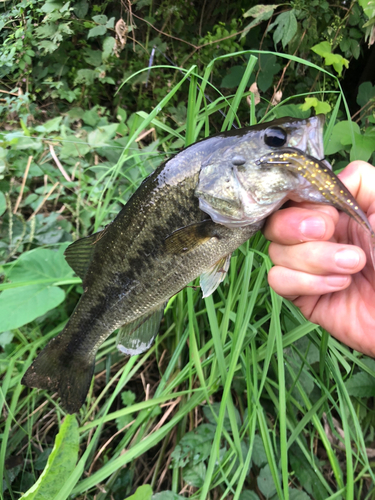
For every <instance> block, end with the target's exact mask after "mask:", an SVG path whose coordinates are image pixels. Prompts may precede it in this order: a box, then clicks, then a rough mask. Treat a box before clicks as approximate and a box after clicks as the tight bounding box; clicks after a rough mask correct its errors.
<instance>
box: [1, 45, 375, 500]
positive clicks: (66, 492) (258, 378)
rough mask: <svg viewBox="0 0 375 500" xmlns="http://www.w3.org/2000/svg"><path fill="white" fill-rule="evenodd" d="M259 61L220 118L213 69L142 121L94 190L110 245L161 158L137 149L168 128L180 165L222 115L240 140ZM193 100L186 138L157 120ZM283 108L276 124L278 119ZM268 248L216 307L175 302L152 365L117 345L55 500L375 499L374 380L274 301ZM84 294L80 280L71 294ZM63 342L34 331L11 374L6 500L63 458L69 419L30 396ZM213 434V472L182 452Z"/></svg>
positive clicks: (239, 262) (102, 370) (108, 355)
mask: <svg viewBox="0 0 375 500" xmlns="http://www.w3.org/2000/svg"><path fill="white" fill-rule="evenodd" d="M237 55H238V54H237ZM242 55H243V54H242ZM247 55H248V63H247V67H246V71H245V73H244V76H243V78H242V80H241V82H240V84H239V86H238V90H237V92H236V93H235V94H234V95H233V96H230V97H224V96H223V95H221V94H220V92H219V91H218V90H217V89H216V90H217V95H218V97H217V99H216V100H215V101H214V102H212V103H207V101H206V99H205V92H206V88H207V86H209V85H211V84H210V75H211V72H212V71H213V69H214V66H215V62H216V60H213V61H212V62H211V63H210V64H209V65H208V66H207V69H206V71H205V74H204V75H203V76H202V75H199V74H198V72H197V68H196V67H195V66H192V67H191V68H190V69H189V70H188V71H183V70H182V71H183V73H184V74H183V77H182V78H181V79H180V80H179V82H178V83H177V84H176V85H175V87H174V88H173V89H172V90H171V91H170V92H169V93H168V94H166V96H165V98H164V99H163V100H162V101H161V102H160V103H159V105H158V106H157V107H155V108H154V109H153V110H152V111H151V112H149V113H147V112H146V110H140V111H139V112H138V117H139V120H138V122H137V124H136V126H135V127H134V129H133V130H131V132H130V134H129V139H128V142H127V145H126V146H125V147H124V150H123V152H122V155H121V157H120V159H119V161H118V162H117V164H115V165H113V167H112V168H109V169H107V170H106V171H105V172H102V174H101V176H99V177H98V180H97V183H96V184H95V185H94V186H91V187H90V186H88V185H87V186H84V185H83V186H82V187H83V188H84V189H87V190H88V196H89V197H90V196H92V197H94V196H96V197H97V194H96V190H97V189H98V186H102V190H101V193H102V194H101V195H100V197H99V198H98V203H97V205H96V214H95V215H96V217H95V230H96V229H98V228H99V227H100V226H102V224H103V221H105V220H107V219H108V216H109V213H111V210H112V208H111V207H112V203H113V193H114V192H115V191H116V184H117V182H118V181H119V179H120V178H121V176H123V175H127V173H126V172H127V164H128V163H129V162H130V160H132V162H134V161H135V164H136V165H139V166H140V168H142V165H143V162H144V159H145V158H146V157H147V155H148V152H147V151H145V152H144V151H142V150H140V149H138V148H137V147H134V146H135V140H136V138H137V137H138V135H139V134H140V132H141V131H142V130H145V129H147V127H150V126H153V127H155V128H156V130H157V131H158V130H160V131H162V132H163V135H162V139H161V141H160V144H159V149H160V150H162V149H163V148H164V149H166V150H168V149H169V144H170V143H171V141H173V140H179V139H180V140H181V139H182V140H183V141H184V143H185V145H189V144H192V143H193V142H195V141H196V140H198V139H199V138H200V137H201V132H202V131H204V134H205V136H207V135H209V134H210V133H212V132H213V131H212V130H211V126H210V117H211V115H212V114H214V113H216V112H217V111H218V110H223V111H224V112H225V114H226V118H225V119H224V121H223V126H222V129H223V130H228V129H230V128H231V126H232V124H233V123H234V122H235V121H236V113H237V110H238V107H239V106H240V104H241V102H242V101H243V99H244V96H246V95H248V94H249V93H248V92H247V91H246V88H247V83H248V79H249V76H250V75H251V73H252V71H253V70H254V66H255V62H256V54H247ZM278 55H281V54H278ZM233 56H234V55H228V56H226V57H233ZM282 57H287V58H289V59H292V60H293V61H296V62H298V63H303V64H308V65H310V66H312V67H314V65H312V64H311V63H309V62H307V61H303V60H299V59H298V58H295V57H292V56H284V55H282ZM317 69H319V70H321V68H317ZM327 75H328V76H329V78H334V77H333V76H332V75H330V74H329V73H327ZM189 80H190V81H189ZM125 83H126V82H124V84H125ZM186 86H189V90H188V102H187V120H186V124H185V125H184V126H181V127H178V128H176V129H173V128H171V127H169V126H168V125H166V124H165V123H164V122H163V121H162V120H161V119H160V118H159V117H158V115H160V114H161V113H162V111H163V109H164V108H165V106H166V105H167V104H168V102H169V101H170V99H171V98H172V97H173V96H175V95H176V94H177V93H178V92H179V91H180V89H181V88H185V89H186ZM335 94H336V96H337V101H336V102H337V105H336V107H335V108H334V111H333V112H332V115H331V119H330V121H329V122H328V126H327V130H326V136H325V143H327V140H328V137H329V135H330V133H331V131H332V128H333V125H334V123H335V120H336V117H337V114H338V110H339V106H340V103H342V102H344V103H345V97H344V95H343V94H342V92H341V90H340V93H338V94H337V93H335ZM299 97H303V96H296V103H298V102H300V101H299V100H298V99H299ZM282 105H283V103H281V104H280V105H279V106H278V107H276V108H271V110H270V112H269V113H268V115H267V119H268V118H272V116H273V115H275V112H276V111H275V110H277V108H279V107H280V106H282ZM254 119H255V114H254V113H252V121H254ZM132 164H133V163H132ZM143 175H146V172H145V171H144V173H143ZM129 178H131V177H129ZM62 182H64V181H62ZM72 203H74V200H73V201H72ZM267 245H268V244H267V241H266V240H265V239H264V237H263V236H262V235H261V234H257V235H255V236H254V237H253V238H252V239H251V241H250V242H247V243H246V244H245V245H243V246H242V247H241V248H240V249H239V250H237V251H236V252H235V254H234V256H233V257H232V262H231V267H230V271H229V276H228V277H227V278H226V279H225V281H224V283H223V284H222V286H220V288H219V289H218V290H217V292H215V294H214V295H213V296H211V297H208V298H206V299H202V297H201V293H200V290H199V288H196V287H188V288H186V289H185V290H183V291H182V292H180V293H179V294H178V295H177V296H175V297H173V298H172V299H171V300H170V302H169V304H168V306H167V308H166V312H165V319H164V321H163V323H162V328H161V332H160V334H159V336H158V337H157V339H156V342H155V345H154V346H153V347H152V348H151V349H150V350H149V351H148V352H146V353H145V354H143V355H140V356H135V357H132V358H130V359H126V360H125V359H124V358H123V357H122V356H121V355H120V354H119V353H117V352H116V347H115V343H116V340H115V336H111V337H110V338H109V339H108V340H107V341H105V342H104V343H103V345H102V346H101V348H100V350H99V353H98V357H97V369H96V376H95V382H94V384H93V386H92V387H91V390H90V393H89V396H88V399H87V402H86V403H85V405H84V406H83V408H82V409H81V411H80V413H79V415H77V418H78V420H79V424H80V425H79V432H80V458H79V461H78V463H77V466H76V468H75V469H74V471H73V472H72V473H71V474H70V475H69V477H67V478H66V479H65V481H64V483H63V484H61V489H60V491H59V493H58V494H57V496H55V500H65V499H67V498H71V497H78V498H82V499H83V498H87V499H94V498H95V499H96V500H104V499H112V498H114V499H116V500H118V499H123V498H125V496H126V495H127V494H130V493H131V492H134V490H135V489H136V487H137V486H139V485H141V484H143V483H148V484H151V486H152V488H153V491H154V492H157V491H165V490H167V489H168V490H170V491H171V492H173V493H174V494H176V495H177V494H181V495H182V496H185V497H190V498H195V499H200V500H205V499H227V498H231V499H234V500H245V499H256V498H279V499H285V500H287V499H297V498H298V499H302V500H303V499H307V498H314V499H317V500H319V499H339V498H345V499H348V500H349V499H354V498H355V499H357V498H368V499H370V498H375V489H374V484H375V474H374V464H373V463H371V459H369V458H368V452H367V450H366V446H368V443H369V441H371V439H373V434H374V424H373V422H374V409H373V408H369V409H368V412H369V415H370V416H371V418H372V423H371V418H370V417H369V419H368V420H367V423H365V424H364V422H366V419H365V418H364V416H363V412H364V411H367V410H366V405H367V404H373V401H372V402H371V400H367V399H366V398H362V399H359V398H353V397H352V396H351V395H350V394H349V392H348V388H347V387H348V381H349V380H350V379H351V378H352V377H354V376H355V374H356V373H358V372H361V373H367V374H369V375H371V376H374V375H375V371H374V370H375V364H374V363H371V362H370V361H369V360H366V358H365V357H363V356H361V355H359V354H358V353H353V352H352V351H351V350H350V349H349V348H347V347H346V346H344V345H341V344H339V343H338V342H337V341H336V340H334V339H333V338H332V337H330V336H329V335H328V334H327V332H324V331H323V330H322V329H321V328H320V327H319V326H316V325H314V324H311V323H309V322H308V321H306V320H305V319H304V318H303V316H302V315H301V313H300V311H299V310H298V309H297V308H296V307H295V306H294V305H293V304H291V303H289V302H288V301H286V300H284V299H282V298H280V297H279V296H277V295H276V294H275V293H274V292H273V291H272V290H270V289H269V287H268V285H267V272H268V270H269V269H270V267H271V262H270V259H269V257H268V255H267ZM76 283H77V279H76V278H72V279H71V280H70V281H69V280H67V282H66V283H65V285H66V286H68V285H71V286H75V284H76ZM0 286H3V287H5V286H6V284H4V285H0ZM62 328H63V323H61V324H59V325H57V326H56V327H55V328H54V329H53V330H52V331H50V332H49V333H48V335H45V336H41V330H43V325H41V326H36V327H35V328H34V329H32V328H30V327H22V328H20V329H19V330H17V331H15V335H16V337H17V342H18V347H17V350H16V351H15V352H12V353H11V355H9V356H7V357H6V356H3V357H2V358H1V359H0V363H1V366H2V368H3V370H4V378H3V381H2V386H1V392H0V401H1V407H2V415H3V422H2V424H1V428H2V430H1V432H2V442H1V449H0V477H3V478H4V493H3V494H2V498H4V499H5V498H7V499H8V498H11V499H16V498H19V496H20V491H19V490H14V489H13V485H12V484H13V483H12V474H13V475H14V474H15V473H16V472H17V474H20V475H21V476H22V482H21V483H20V484H21V490H22V491H25V490H26V489H27V487H29V486H30V485H31V484H32V483H33V482H34V481H35V480H36V478H37V477H38V475H39V473H40V472H39V471H40V468H39V467H38V463H37V460H38V457H39V462H41V460H40V456H41V452H42V451H43V450H46V449H49V448H51V446H52V444H53V437H54V435H55V433H56V429H57V426H58V425H59V424H60V423H61V420H62V419H63V417H64V412H63V410H62V409H61V408H60V407H59V404H58V402H56V399H55V398H54V397H51V395H49V394H47V393H45V392H44V391H41V392H38V391H36V390H32V391H29V390H28V389H26V388H25V387H23V386H21V385H20V380H21V378H22V376H23V374H24V372H25V370H26V369H27V367H28V366H29V364H30V362H31V360H32V359H33V358H34V357H35V355H36V351H37V350H38V349H40V348H41V347H42V345H44V344H45V343H46V342H47V340H48V339H50V338H51V337H52V336H54V335H55V334H56V333H57V332H59V331H61V329H62ZM129 390H131V391H132V392H133V393H134V394H135V398H136V400H135V402H134V403H132V404H126V394H127V392H126V391H129ZM337 422H339V423H340V426H341V428H342V430H341V428H339V427H338V425H337ZM203 423H209V424H210V425H211V426H212V427H210V429H211V430H213V434H212V440H211V441H209V442H208V443H207V442H204V439H203V434H202V435H201V441H199V439H198V443H200V444H199V446H201V448H200V447H199V449H198V450H197V454H198V456H195V455H194V447H192V448H191V449H190V451H188V452H186V455H183V453H182V451H181V448H177V445H178V444H179V443H181V442H184V443H185V446H186V447H187V448H185V450H186V449H189V448H188V447H189V436H190V435H189V434H188V433H189V432H190V431H193V430H194V429H196V430H197V429H199V428H200V427H201V426H202V424H203ZM197 435H198V436H200V434H199V433H198V434H197ZM184 437H185V441H181V440H183V438H184ZM203 444H204V445H203ZM207 446H208V451H207ZM202 450H205V451H206V452H205V454H203V451H202ZM173 451H174V454H173V455H172V452H173ZM179 453H180V455H179ZM200 453H201V455H199V454H200ZM202 454H203V455H204V458H202V456H203V455H202ZM19 456H21V457H22V460H21V461H20V463H19V464H18V465H16V466H15V467H10V466H9V457H11V458H12V457H19ZM200 457H201V458H202V459H200ZM6 459H8V463H7V464H6V463H5V460H6ZM372 460H373V459H372ZM17 467H18V468H19V469H18V471H17V469H16V468H17ZM18 484H19V483H18ZM363 492H366V494H365V496H363ZM165 495H166V493H164V497H162V496H161V497H160V498H167V496H165ZM308 495H310V496H308ZM168 498H177V497H172V496H170V497H168Z"/></svg>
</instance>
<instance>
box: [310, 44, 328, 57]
mask: <svg viewBox="0 0 375 500" xmlns="http://www.w3.org/2000/svg"><path fill="white" fill-rule="evenodd" d="M311 50H312V51H313V52H315V54H318V56H322V57H326V55H327V54H330V53H331V45H330V44H329V42H320V43H318V44H317V45H314V46H313V47H311Z"/></svg>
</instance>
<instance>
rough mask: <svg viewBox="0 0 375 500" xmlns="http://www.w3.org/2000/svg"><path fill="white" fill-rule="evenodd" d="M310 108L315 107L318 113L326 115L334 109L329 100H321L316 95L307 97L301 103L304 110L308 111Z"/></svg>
mask: <svg viewBox="0 0 375 500" xmlns="http://www.w3.org/2000/svg"><path fill="white" fill-rule="evenodd" d="M310 108H315V111H316V114H317V115H319V114H324V115H326V114H327V113H329V112H330V111H331V109H332V108H331V106H330V105H329V104H328V102H322V101H319V99H317V98H316V97H306V98H305V102H304V104H301V109H302V111H307V110H308V109H310Z"/></svg>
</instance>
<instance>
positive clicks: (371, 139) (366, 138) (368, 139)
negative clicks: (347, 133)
mask: <svg viewBox="0 0 375 500" xmlns="http://www.w3.org/2000/svg"><path fill="white" fill-rule="evenodd" d="M354 138H355V141H354V142H355V149H354V148H352V149H351V150H350V161H354V160H362V161H368V160H369V159H370V158H371V155H372V153H373V152H374V151H375V132H369V131H368V130H367V131H366V134H358V133H355V134H354Z"/></svg>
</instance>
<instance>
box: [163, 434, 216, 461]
mask: <svg viewBox="0 0 375 500" xmlns="http://www.w3.org/2000/svg"><path fill="white" fill-rule="evenodd" d="M214 436H215V426H214V425H211V424H202V425H199V426H198V427H197V428H196V429H195V430H194V431H191V432H188V433H186V434H185V435H184V436H183V437H182V439H181V440H180V442H179V443H178V445H177V446H176V448H175V449H174V451H173V453H172V460H173V462H174V466H175V467H185V466H186V465H187V464H188V463H190V462H191V463H193V464H197V463H199V462H202V461H204V460H206V459H207V458H208V457H209V456H210V453H211V447H212V440H213V439H214Z"/></svg>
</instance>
